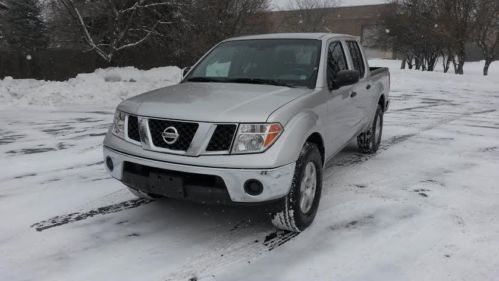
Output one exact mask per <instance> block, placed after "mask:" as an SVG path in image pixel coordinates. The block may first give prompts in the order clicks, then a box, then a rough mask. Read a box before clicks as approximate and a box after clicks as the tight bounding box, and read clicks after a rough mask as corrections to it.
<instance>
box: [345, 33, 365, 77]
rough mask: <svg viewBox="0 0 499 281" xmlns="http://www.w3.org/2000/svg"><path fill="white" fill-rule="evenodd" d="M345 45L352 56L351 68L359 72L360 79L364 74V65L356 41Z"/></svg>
mask: <svg viewBox="0 0 499 281" xmlns="http://www.w3.org/2000/svg"><path fill="white" fill-rule="evenodd" d="M347 45H348V50H349V51H350V55H351V56H352V62H353V67H354V69H355V70H358V71H359V73H360V77H361V78H362V77H364V74H365V73H366V67H365V65H364V58H363V57H362V53H361V52H360V48H359V44H358V43H357V42H356V41H348V42H347Z"/></svg>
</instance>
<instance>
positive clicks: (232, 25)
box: [182, 0, 269, 63]
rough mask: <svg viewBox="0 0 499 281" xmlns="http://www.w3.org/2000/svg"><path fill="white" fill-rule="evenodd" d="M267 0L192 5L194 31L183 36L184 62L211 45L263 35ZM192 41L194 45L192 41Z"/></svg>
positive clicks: (211, 0) (211, 1)
mask: <svg viewBox="0 0 499 281" xmlns="http://www.w3.org/2000/svg"><path fill="white" fill-rule="evenodd" d="M268 6H269V1H268V0H203V1H194V4H193V7H192V10H191V15H190V17H191V18H192V20H191V21H192V22H193V28H192V31H191V33H190V34H184V39H183V42H184V43H182V45H183V49H184V52H186V56H188V57H187V58H186V59H185V60H186V61H188V62H190V63H192V62H193V60H194V59H195V58H198V57H199V56H201V55H202V54H203V53H204V52H206V51H207V50H208V49H209V48H210V47H212V46H213V45H214V44H216V43H218V42H220V41H221V40H223V39H226V38H228V37H232V36H238V35H244V34H251V33H259V32H265V31H266V24H267V14H266V13H263V12H264V11H267V10H268ZM192 38H196V39H195V43H194V42H193V41H192Z"/></svg>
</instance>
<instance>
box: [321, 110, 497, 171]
mask: <svg viewBox="0 0 499 281" xmlns="http://www.w3.org/2000/svg"><path fill="white" fill-rule="evenodd" d="M496 111H497V110H496V109H490V110H483V111H475V112H466V113H462V114H459V115H457V116H452V117H448V118H443V119H441V120H439V121H437V122H435V123H432V124H430V125H427V126H424V127H423V128H422V129H420V130H419V131H417V132H415V133H413V134H406V135H400V136H394V137H391V138H390V139H388V140H387V141H385V142H382V143H381V145H380V147H379V150H380V151H385V150H388V149H389V148H391V147H392V146H393V145H397V144H399V143H402V142H405V141H407V140H409V139H411V138H413V137H415V136H417V135H419V134H421V133H424V132H426V131H430V130H433V129H435V128H438V127H441V126H444V125H447V124H449V123H451V122H453V121H456V120H459V119H462V118H464V117H468V116H473V115H478V114H486V113H492V112H496ZM376 155H377V154H361V153H355V154H353V155H350V156H349V157H342V158H344V159H339V160H337V161H334V160H333V161H331V163H330V164H328V165H327V166H326V168H330V167H333V166H337V167H344V166H349V165H355V164H360V163H363V162H366V161H368V160H370V159H371V158H373V157H375V156H376Z"/></svg>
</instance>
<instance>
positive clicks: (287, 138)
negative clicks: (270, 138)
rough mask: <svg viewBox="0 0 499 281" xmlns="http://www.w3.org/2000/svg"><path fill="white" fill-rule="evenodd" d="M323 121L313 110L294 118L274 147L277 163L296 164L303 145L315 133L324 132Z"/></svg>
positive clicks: (321, 133)
mask: <svg viewBox="0 0 499 281" xmlns="http://www.w3.org/2000/svg"><path fill="white" fill-rule="evenodd" d="M322 128H323V126H322V124H321V119H320V118H319V116H318V115H317V113H315V112H313V111H312V110H309V111H304V112H301V113H299V114H298V115H296V116H294V117H293V118H292V119H291V120H290V121H289V122H288V123H287V124H286V126H285V128H284V133H283V134H282V135H281V137H280V138H279V140H278V141H277V142H276V143H275V144H274V147H272V150H273V152H274V153H275V155H277V159H275V160H276V161H275V162H276V163H291V162H296V161H297V160H298V157H299V156H300V152H301V150H302V148H303V145H304V144H305V142H306V141H307V139H308V137H309V136H310V135H312V134H313V133H319V134H320V135H321V136H324V134H323V132H322Z"/></svg>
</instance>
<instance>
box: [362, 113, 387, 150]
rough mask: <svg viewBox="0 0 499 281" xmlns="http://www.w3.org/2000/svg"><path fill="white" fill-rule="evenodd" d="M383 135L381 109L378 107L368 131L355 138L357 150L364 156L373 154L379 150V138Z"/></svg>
mask: <svg viewBox="0 0 499 281" xmlns="http://www.w3.org/2000/svg"><path fill="white" fill-rule="evenodd" d="M382 134H383V109H382V108H381V106H379V105H378V108H377V109H376V114H375V115H374V120H373V122H372V125H371V126H370V127H369V129H368V130H367V131H365V132H362V133H361V134H360V135H359V136H358V137H357V145H358V146H359V150H360V152H362V153H365V154H374V153H376V151H378V149H379V145H380V143H381V136H382Z"/></svg>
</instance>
